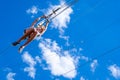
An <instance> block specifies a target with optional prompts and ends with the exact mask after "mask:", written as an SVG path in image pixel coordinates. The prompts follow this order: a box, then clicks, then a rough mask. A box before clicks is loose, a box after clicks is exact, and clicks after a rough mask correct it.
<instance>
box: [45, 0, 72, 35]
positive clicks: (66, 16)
mask: <svg viewBox="0 0 120 80" xmlns="http://www.w3.org/2000/svg"><path fill="white" fill-rule="evenodd" d="M63 3H65V2H64V1H63V0H62V1H61V2H60V5H51V6H50V8H49V9H48V11H47V14H49V13H51V12H52V10H53V9H57V8H58V7H60V6H61V5H63ZM63 9H64V8H63ZM63 9H61V10H59V11H58V12H56V14H57V13H59V12H61V11H62V10H63ZM72 12H73V10H72V8H68V9H67V10H65V11H64V12H62V13H61V14H59V15H58V16H57V17H55V18H54V19H53V21H52V27H53V28H57V29H59V31H60V33H61V34H63V33H64V28H67V24H68V23H69V22H70V14H71V13H72Z"/></svg>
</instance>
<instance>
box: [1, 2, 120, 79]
mask: <svg viewBox="0 0 120 80" xmlns="http://www.w3.org/2000/svg"><path fill="white" fill-rule="evenodd" d="M62 2H63V3H64V1H62V0H61V1H59V0H20V1H16V0H10V1H9V0H3V1H1V3H0V10H1V12H0V23H1V31H0V34H1V36H0V39H1V41H0V43H1V45H0V80H23V79H24V80H120V58H119V56H120V55H119V52H120V49H116V50H115V51H112V52H111V53H110V54H107V55H105V56H101V57H100V58H99V57H98V58H96V59H93V58H94V57H96V56H99V55H101V54H103V53H105V52H107V51H109V50H111V49H113V48H115V47H117V46H119V45H120V36H119V34H120V31H119V30H120V27H119V26H120V22H119V21H120V5H119V3H120V1H119V0H92V1H91V0H79V1H78V2H77V3H76V4H75V5H74V6H72V7H71V8H69V9H68V10H67V11H66V12H64V13H63V14H61V15H59V16H58V17H56V18H55V19H54V20H53V21H52V22H51V23H50V24H49V26H48V29H47V31H46V32H45V34H44V35H43V36H42V37H40V38H37V39H35V40H34V41H32V42H31V43H30V44H29V45H28V46H26V48H25V49H24V50H23V52H22V53H21V54H19V53H18V48H19V45H18V46H16V47H13V46H11V43H12V42H14V41H15V40H17V39H18V38H19V37H20V36H22V35H23V30H24V29H26V28H28V27H29V26H30V25H31V23H32V22H33V21H34V19H35V18H37V17H39V16H41V15H42V14H43V13H45V14H46V13H48V12H49V10H51V8H55V7H56V6H58V5H60V4H62ZM23 43H24V41H23V42H22V43H21V44H23ZM91 60H92V61H91ZM84 63H87V64H86V65H84Z"/></svg>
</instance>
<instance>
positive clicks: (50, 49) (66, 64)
mask: <svg viewBox="0 0 120 80" xmlns="http://www.w3.org/2000/svg"><path fill="white" fill-rule="evenodd" d="M39 47H40V49H41V50H42V54H43V57H44V59H45V60H46V63H47V64H48V69H49V70H50V71H51V73H52V74H53V75H56V76H61V75H62V76H64V77H67V78H74V77H75V76H76V74H77V72H76V69H75V68H76V67H75V60H74V59H73V57H71V56H70V55H69V51H64V50H62V49H61V48H60V47H59V46H58V44H57V43H56V42H55V41H51V39H45V40H42V41H41V42H40V44H39ZM60 54H64V55H60ZM73 69H74V70H73ZM71 70H72V71H71ZM69 71H70V72H69ZM66 72H68V73H66Z"/></svg>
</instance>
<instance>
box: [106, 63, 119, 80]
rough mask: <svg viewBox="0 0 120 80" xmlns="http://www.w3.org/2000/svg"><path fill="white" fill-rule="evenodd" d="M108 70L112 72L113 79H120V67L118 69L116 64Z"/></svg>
mask: <svg viewBox="0 0 120 80" xmlns="http://www.w3.org/2000/svg"><path fill="white" fill-rule="evenodd" d="M108 70H110V71H111V74H112V76H113V77H115V78H116V79H118V78H119V79H120V67H118V66H117V65H116V64H114V65H111V66H109V67H108Z"/></svg>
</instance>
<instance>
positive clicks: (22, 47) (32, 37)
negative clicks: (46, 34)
mask: <svg viewBox="0 0 120 80" xmlns="http://www.w3.org/2000/svg"><path fill="white" fill-rule="evenodd" d="M36 35H37V32H36V31H34V32H33V33H31V34H30V37H29V38H28V40H27V41H26V42H25V44H23V45H22V46H21V47H20V48H19V52H21V51H22V50H23V49H24V47H25V46H26V45H28V44H29V43H30V42H31V41H32V40H33V39H34V38H35V37H36Z"/></svg>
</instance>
